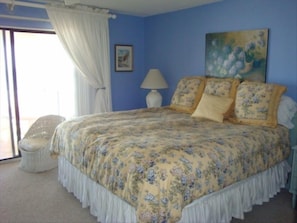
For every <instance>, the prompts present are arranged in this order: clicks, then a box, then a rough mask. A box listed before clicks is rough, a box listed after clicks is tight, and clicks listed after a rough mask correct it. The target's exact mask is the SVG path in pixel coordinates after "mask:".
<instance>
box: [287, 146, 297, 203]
mask: <svg viewBox="0 0 297 223" xmlns="http://www.w3.org/2000/svg"><path fill="white" fill-rule="evenodd" d="M292 152H293V160H292V172H291V182H290V189H289V191H290V193H292V194H293V197H292V206H293V208H295V207H296V196H297V146H293V147H292Z"/></svg>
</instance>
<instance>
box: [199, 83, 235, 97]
mask: <svg viewBox="0 0 297 223" xmlns="http://www.w3.org/2000/svg"><path fill="white" fill-rule="evenodd" d="M239 84H240V80H239V79H236V78H207V79H206V84H205V89H204V93H206V94H210V95H215V96H220V97H228V98H233V99H235V96H236V90H237V87H238V85H239Z"/></svg>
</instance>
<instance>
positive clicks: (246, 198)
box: [59, 157, 291, 223]
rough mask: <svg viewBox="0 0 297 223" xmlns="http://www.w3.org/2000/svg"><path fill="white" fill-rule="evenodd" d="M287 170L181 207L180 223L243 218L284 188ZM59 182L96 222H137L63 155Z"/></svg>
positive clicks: (125, 206) (281, 167)
mask: <svg viewBox="0 0 297 223" xmlns="http://www.w3.org/2000/svg"><path fill="white" fill-rule="evenodd" d="M290 171H291V168H290V166H289V164H288V163H287V162H286V161H283V162H281V163H279V164H278V165H276V166H274V167H272V168H270V169H268V170H267V171H265V172H262V173H259V174H257V175H255V176H252V177H250V178H248V179H246V180H244V181H240V182H238V183H235V184H233V185H231V186H228V187H226V188H224V189H223V190H220V191H218V192H214V193H212V194H209V195H206V196H204V197H202V198H200V199H198V200H196V201H194V202H192V203H191V204H190V205H188V206H186V207H185V208H184V210H183V212H182V219H181V220H180V222H187V223H190V222H197V220H199V222H200V223H204V222H205V223H211V222H214V223H218V222H222V223H223V222H230V221H231V219H232V217H235V218H240V219H243V218H244V212H248V211H251V210H252V205H255V204H262V203H263V202H267V201H269V199H270V198H272V197H273V196H274V195H276V194H277V193H278V192H279V191H280V188H282V187H285V184H286V181H287V176H288V173H289V172H290ZM59 181H60V182H61V183H62V185H63V186H64V187H65V188H66V189H67V190H68V192H71V193H73V194H74V196H75V197H76V198H78V199H79V200H80V202H81V203H82V207H83V208H86V207H90V212H91V214H92V215H94V216H96V217H97V220H98V221H99V222H101V223H105V222H121V223H124V222H127V223H132V222H136V216H135V209H134V208H133V207H132V206H131V205H129V204H128V203H127V202H125V201H123V200H121V199H120V198H119V197H117V196H115V195H114V194H112V193H111V192H109V191H108V190H106V189H105V188H104V187H102V186H101V185H99V184H97V183H95V182H94V181H92V180H91V179H90V178H89V177H87V176H86V175H84V174H82V173H81V172H80V171H79V170H78V169H77V168H75V167H74V166H72V165H71V164H70V163H69V162H68V161H67V160H66V159H65V158H63V157H59Z"/></svg>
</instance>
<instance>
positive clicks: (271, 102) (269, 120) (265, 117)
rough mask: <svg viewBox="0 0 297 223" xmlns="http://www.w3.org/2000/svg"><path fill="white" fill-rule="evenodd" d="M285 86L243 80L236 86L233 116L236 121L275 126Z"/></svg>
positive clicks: (232, 119)
mask: <svg viewBox="0 0 297 223" xmlns="http://www.w3.org/2000/svg"><path fill="white" fill-rule="evenodd" d="M286 89H287V88H286V87H285V86H281V85H277V84H267V83H260V82H249V81H245V82H243V83H241V84H240V85H239V86H238V89H237V94H236V99H235V108H234V117H233V118H231V119H230V120H231V121H233V122H236V123H242V124H252V125H262V126H268V127H276V126H277V124H278V121H277V111H278V106H279V102H280V98H281V96H282V94H283V93H284V92H285V91H286Z"/></svg>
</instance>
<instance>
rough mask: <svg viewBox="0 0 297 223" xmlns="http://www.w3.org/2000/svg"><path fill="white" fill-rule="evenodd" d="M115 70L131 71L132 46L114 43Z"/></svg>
mask: <svg viewBox="0 0 297 223" xmlns="http://www.w3.org/2000/svg"><path fill="white" fill-rule="evenodd" d="M114 49H115V71H116V72H132V71H133V46H132V45H121V44H115V48H114Z"/></svg>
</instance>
